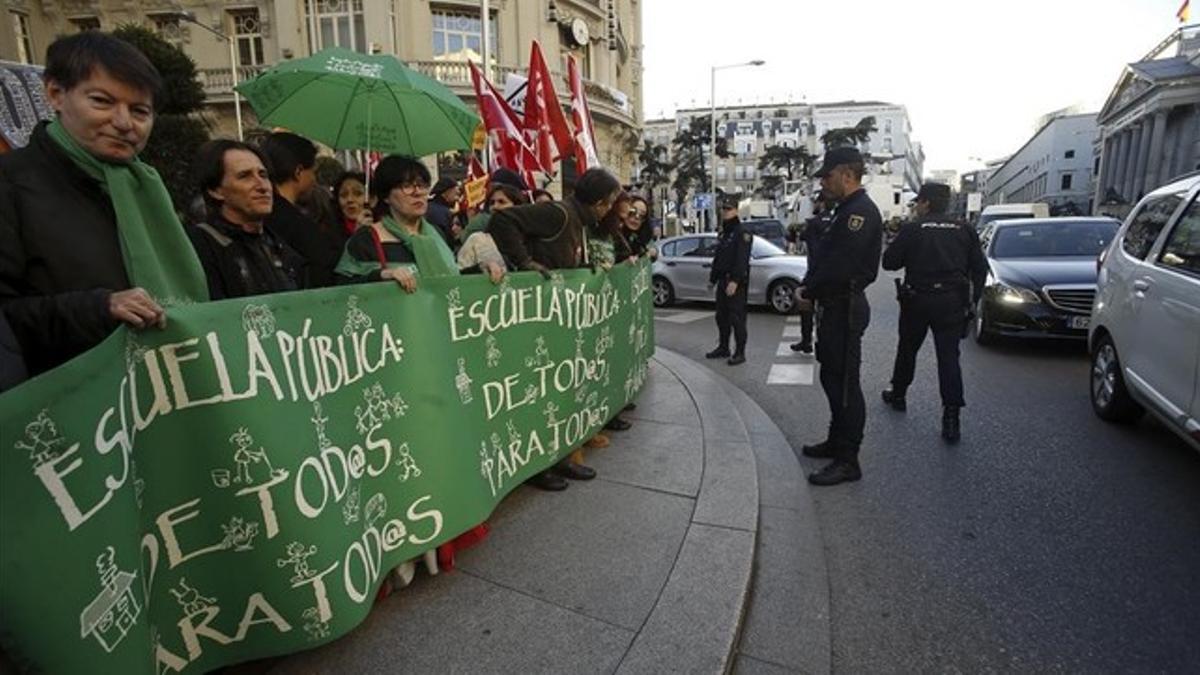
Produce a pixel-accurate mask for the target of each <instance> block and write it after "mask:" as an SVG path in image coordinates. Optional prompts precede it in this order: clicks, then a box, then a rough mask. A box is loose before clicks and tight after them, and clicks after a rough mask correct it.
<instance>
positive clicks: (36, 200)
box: [0, 31, 653, 490]
mask: <svg viewBox="0 0 1200 675" xmlns="http://www.w3.org/2000/svg"><path fill="white" fill-rule="evenodd" d="M44 77H45V81H46V92H47V98H48V100H49V102H50V104H51V107H52V108H53V109H54V110H55V112H56V118H55V119H54V120H53V121H51V122H49V123H45V122H44V123H42V124H40V125H39V126H38V127H37V128H36V129H35V130H34V132H33V134H32V138H31V139H30V142H29V144H28V146H26V147H25V148H21V149H18V150H16V151H14V152H11V153H9V154H7V155H4V156H3V157H0V386H3V387H11V386H12V385H13V384H15V383H17V382H19V381H20V380H21V379H23V378H24V377H27V376H32V375H37V374H39V373H42V372H45V371H47V370H50V369H52V368H55V367H57V366H59V365H61V364H63V363H65V362H67V361H68V360H70V359H72V358H74V357H75V356H77V355H79V354H81V353H83V352H85V351H87V350H88V349H90V348H91V347H93V346H95V345H96V344H98V343H99V342H101V341H102V340H103V339H104V338H105V337H107V336H108V335H109V334H111V333H112V332H113V331H114V330H116V329H117V328H118V326H120V325H121V324H126V325H128V326H130V327H132V328H134V329H138V330H143V329H149V328H152V327H154V326H164V325H165V322H166V320H167V312H166V308H168V307H170V306H172V305H175V304H187V303H192V302H204V301H208V300H221V299H226V298H238V297H248V296H255V295H263V294H269V293H280V292H287V291H295V290H302V289H312V288H321V287H327V286H332V285H337V284H355V283H369V282H378V281H385V280H391V281H394V282H396V283H397V284H398V285H399V286H400V287H401V289H403V291H404V292H407V293H412V292H414V291H416V290H417V289H418V288H419V286H420V283H421V282H420V280H421V279H422V278H428V277H434V276H443V275H457V274H484V275H487V276H488V277H489V278H490V279H491V280H492V281H493V282H494V283H499V282H500V281H501V280H502V279H503V277H504V275H505V274H507V273H508V272H510V271H536V272H539V273H541V274H543V275H546V276H548V275H549V274H550V271H551V270H556V269H569V268H580V267H584V268H593V269H598V270H599V269H608V268H611V267H612V266H613V265H616V264H621V263H624V262H633V261H636V260H637V259H638V258H639V257H641V256H644V255H651V254H653V249H652V248H651V247H650V245H649V242H650V238H649V227H648V226H647V225H646V224H645V218H646V215H647V211H648V204H647V201H646V199H645V198H643V197H640V196H635V195H630V194H629V193H627V192H626V191H625V190H624V189H623V188H622V186H621V184H620V183H619V182H618V180H617V179H616V178H615V177H614V176H613V175H612V174H611V173H609V172H608V171H606V170H604V169H600V168H594V169H590V170H588V171H586V172H584V173H583V174H582V175H580V176H579V177H578V178H577V180H576V181H575V182H574V185H573V186H572V187H573V190H572V191H571V193H570V194H568V195H567V196H565V197H564V198H563V199H561V200H557V199H555V198H554V197H553V196H552V195H550V193H548V192H545V191H544V190H539V189H536V186H529V185H525V184H524V182H523V181H522V179H521V178H520V176H518V175H517V174H516V173H514V172H511V171H507V170H504V169H500V170H497V171H496V172H494V173H493V175H492V176H491V177H490V178H489V184H488V187H487V191H486V200H485V202H484V204H482V205H481V206H482V208H480V209H479V211H478V213H473V212H471V210H469V209H464V208H462V206H461V205H462V203H463V202H462V192H463V186H461V185H459V183H458V182H457V181H455V180H452V179H449V178H442V179H440V180H438V181H437V182H436V183H434V184H432V185H431V176H430V171H429V169H428V168H427V167H426V166H425V164H424V163H422V162H421V161H420V160H418V159H415V158H412V157H405V156H400V155H393V156H388V157H386V158H384V159H383V160H382V161H381V162H380V163H379V164H378V166H377V167H376V168H375V171H374V173H373V175H372V176H371V179H370V181H369V184H368V180H367V178H366V177H365V176H364V174H362V173H356V172H346V173H344V174H342V175H341V176H339V177H338V178H337V179H336V181H335V182H334V184H333V185H332V187H331V188H325V187H323V186H320V185H319V184H318V182H317V176H316V173H317V172H316V166H317V157H318V149H317V147H316V145H314V144H313V143H312V142H311V141H309V140H308V139H305V138H303V137H301V136H298V135H296V134H292V133H288V132H276V133H272V134H270V135H268V136H266V137H265V138H264V139H263V140H262V141H261V142H259V143H258V144H257V145H252V144H249V143H244V142H241V141H235V140H229V139H217V140H212V141H209V142H208V143H206V144H205V145H204V146H203V147H202V148H201V150H200V152H199V153H198V155H197V157H196V158H195V161H194V164H193V170H194V175H195V189H196V192H197V195H198V197H199V202H202V206H201V205H200V203H197V204H196V206H195V208H193V209H191V212H190V214H189V217H188V220H189V221H191V224H190V225H189V226H187V227H184V226H183V225H182V224H181V221H180V219H179V216H178V214H177V213H176V212H175V210H174V208H173V206H172V202H171V199H170V196H169V195H168V194H167V191H166V188H165V187H164V185H163V183H162V181H161V180H160V179H159V178H158V176H157V174H156V173H155V172H154V171H153V169H150V168H149V167H148V166H147V165H145V164H144V163H142V162H141V161H140V160H139V159H138V158H137V156H138V153H139V152H140V151H141V150H142V149H143V148H144V147H145V145H146V142H147V140H148V139H149V137H150V134H151V130H152V128H153V125H154V106H155V101H156V99H157V98H158V97H159V96H160V94H161V90H162V86H163V83H162V81H161V78H160V77H159V75H158V73H157V71H156V70H155V69H154V67H153V66H152V65H151V64H150V62H149V61H148V60H147V59H146V58H145V57H144V56H143V55H142V54H141V53H140V52H139V51H137V50H136V49H135V48H134V47H132V46H130V45H129V44H127V43H125V42H122V41H120V40H118V39H116V38H113V37H111V36H109V35H107V34H105V33H101V32H99V31H89V32H87V33H82V34H79V35H74V36H70V37H65V38H62V39H59V40H58V41H56V42H55V43H53V44H52V45H51V46H50V48H49V50H48V52H47V59H46V68H45V71H44ZM322 202H325V203H327V206H328V208H320V207H315V206H314V204H318V205H319V204H321V203H322ZM322 214H325V215H322ZM629 427H630V423H629V422H628V421H625V420H622V419H620V418H619V417H613V419H611V420H609V421H608V423H607V424H606V429H607V430H616V431H620V430H625V429H628V428H629ZM607 443H608V440H607V437H606V436H605V435H604V434H603V433H600V434H597V435H596V436H595V437H593V438H592V439H590V440H589V441H588V442H587V443H586V444H585V445H586V446H587V447H603V446H605V445H607ZM595 475H596V474H595V471H594V470H592V469H591V468H589V467H586V466H584V465H583V464H582V456H581V455H580V454H577V453H576V454H572V455H571V456H569V457H567V458H566V459H564V460H563V461H562V462H560V463H559V464H558V465H556V466H555V467H553V468H552V469H550V470H548V471H546V472H544V473H542V474H540V475H538V476H536V477H535V478H534V479H532V481H531V483H532V484H533V485H535V486H537V487H540V488H543V489H547V490H562V489H565V488H566V487H567V482H566V481H565V480H564V479H565V478H569V479H574V480H587V479H590V478H593V477H594V476H595Z"/></svg>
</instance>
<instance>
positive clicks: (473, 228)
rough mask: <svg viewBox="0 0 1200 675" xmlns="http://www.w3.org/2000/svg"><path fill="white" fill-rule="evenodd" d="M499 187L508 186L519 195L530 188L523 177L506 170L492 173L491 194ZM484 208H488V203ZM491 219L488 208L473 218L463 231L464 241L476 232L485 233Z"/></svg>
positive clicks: (489, 187)
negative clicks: (493, 189) (492, 190)
mask: <svg viewBox="0 0 1200 675" xmlns="http://www.w3.org/2000/svg"><path fill="white" fill-rule="evenodd" d="M497 185H507V186H509V187H511V188H513V189H515V190H516V191H517V192H519V193H525V192H527V191H528V190H529V188H528V187H527V186H526V185H525V181H524V180H522V179H521V176H519V175H518V174H517V172H515V171H513V170H511V169H505V168H500V169H496V170H495V171H493V172H492V175H491V176H490V177H488V191H489V194H490V191H491V189H492V188H494V187H496V186H497ZM523 203H528V200H523ZM484 206H485V207H487V204H486V202H485V204H484ZM491 217H492V214H491V211H490V210H489V209H487V208H485V209H484V210H482V211H480V212H479V213H476V214H475V215H474V216H472V217H471V219H470V221H468V222H467V226H466V228H464V229H463V232H462V235H461V236H462V237H463V239H464V240H465V239H467V238H468V237H470V236H471V235H472V234H475V233H476V232H483V231H484V230H486V229H487V224H488V220H489V219H491Z"/></svg>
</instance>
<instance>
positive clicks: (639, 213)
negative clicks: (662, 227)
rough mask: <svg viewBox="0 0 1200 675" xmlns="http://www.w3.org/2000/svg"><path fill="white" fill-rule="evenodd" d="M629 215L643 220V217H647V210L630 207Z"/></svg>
mask: <svg viewBox="0 0 1200 675" xmlns="http://www.w3.org/2000/svg"><path fill="white" fill-rule="evenodd" d="M629 215H631V216H633V217H634V218H637V219H638V220H641V219H642V218H645V217H646V212H645V211H641V210H639V209H629Z"/></svg>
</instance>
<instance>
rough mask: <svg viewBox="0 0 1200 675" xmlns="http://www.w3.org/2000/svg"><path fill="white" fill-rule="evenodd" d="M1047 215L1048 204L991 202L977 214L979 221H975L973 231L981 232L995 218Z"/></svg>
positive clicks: (1006, 218) (1047, 216)
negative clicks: (991, 203)
mask: <svg viewBox="0 0 1200 675" xmlns="http://www.w3.org/2000/svg"><path fill="white" fill-rule="evenodd" d="M1049 217H1050V205H1049V204H1036V203H1035V204H993V205H991V206H985V207H983V211H982V212H981V213H980V214H979V222H977V223H975V231H976V232H983V230H984V228H985V227H987V224H988V223H990V222H993V221H997V220H1009V219H1011V218H1049Z"/></svg>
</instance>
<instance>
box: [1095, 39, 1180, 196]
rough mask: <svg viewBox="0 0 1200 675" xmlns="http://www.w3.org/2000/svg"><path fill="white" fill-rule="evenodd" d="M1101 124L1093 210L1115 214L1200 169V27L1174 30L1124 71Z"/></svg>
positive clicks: (1102, 113) (1103, 112) (1103, 114)
mask: <svg viewBox="0 0 1200 675" xmlns="http://www.w3.org/2000/svg"><path fill="white" fill-rule="evenodd" d="M1098 122H1099V125H1100V134H1099V139H1098V141H1097V144H1096V151H1097V163H1098V166H1099V172H1098V174H1099V179H1098V180H1097V181H1096V184H1095V189H1094V190H1093V199H1094V204H1095V206H1096V209H1097V210H1098V211H1099V210H1106V211H1108V212H1113V213H1117V214H1120V213H1122V212H1123V211H1125V210H1128V208H1129V207H1131V206H1132V205H1133V204H1135V203H1136V202H1137V200H1138V199H1140V198H1141V197H1142V196H1143V195H1145V194H1146V193H1148V192H1150V191H1151V190H1153V189H1155V188H1156V187H1158V186H1160V185H1163V184H1165V183H1168V182H1170V180H1171V179H1172V178H1174V177H1176V176H1180V175H1182V174H1185V173H1187V172H1189V171H1195V170H1197V169H1200V24H1197V25H1191V26H1185V27H1183V28H1180V29H1178V30H1176V31H1175V32H1174V33H1172V34H1171V35H1170V36H1169V37H1168V38H1167V39H1166V40H1164V41H1163V42H1162V43H1161V44H1159V45H1158V46H1157V47H1155V48H1154V49H1153V50H1151V52H1150V53H1149V54H1147V55H1146V57H1145V58H1143V59H1142V60H1140V61H1138V62H1137V63H1131V64H1129V65H1128V66H1126V67H1125V72H1123V73H1122V74H1121V77H1120V79H1119V80H1118V81H1117V84H1116V86H1115V87H1114V88H1113V91H1112V93H1111V94H1110V95H1109V97H1108V100H1107V101H1106V102H1105V104H1104V108H1103V109H1101V111H1100V114H1099V118H1098ZM1103 207H1108V208H1103Z"/></svg>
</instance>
